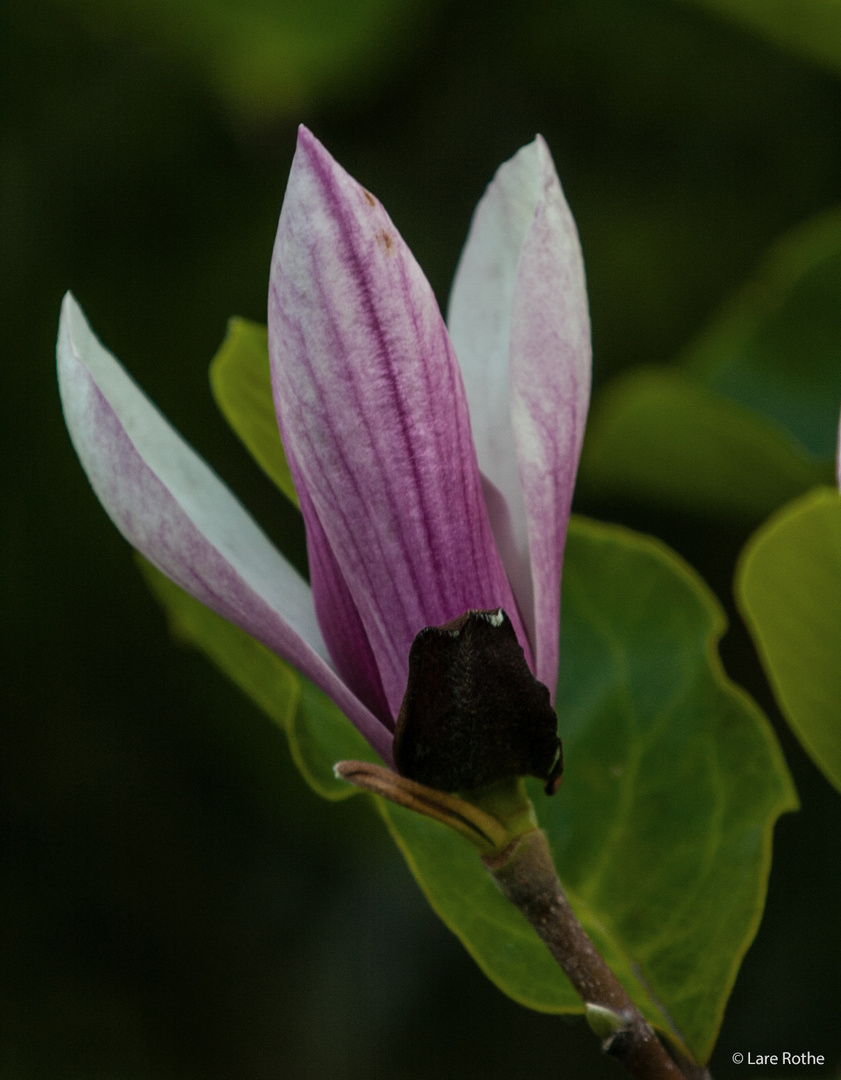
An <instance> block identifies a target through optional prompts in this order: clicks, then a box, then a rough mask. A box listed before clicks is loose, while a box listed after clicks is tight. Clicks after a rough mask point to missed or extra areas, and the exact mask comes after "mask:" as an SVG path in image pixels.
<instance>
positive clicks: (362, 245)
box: [269, 128, 531, 716]
mask: <svg viewBox="0 0 841 1080" xmlns="http://www.w3.org/2000/svg"><path fill="white" fill-rule="evenodd" d="M269 353H270V355H271V360H272V383H273V387H274V394H275V406H276V408H277V411H278V418H279V422H280V428H281V433H282V435H283V441H284V446H285V447H286V451H287V457H288V459H289V464H290V468H291V470H292V475H293V478H294V480H295V484H296V487H297V488H298V489H299V490H301V489H305V490H306V491H307V493H308V496H309V504H308V508H307V509H306V510H305V521H306V522H307V526H308V530H307V531H308V534H309V533H310V531H311V530H312V531H313V533H314V535H318V536H319V537H321V538H323V542H325V543H326V544H327V545H328V546H329V549H330V553H331V557H332V559H333V561H334V563H335V565H336V567H338V570H339V572H340V574H341V576H342V578H343V579H344V581H345V582H346V584H347V587H348V590H349V593H350V596H351V597H352V598H353V602H354V605H355V608H356V610H357V612H358V614H359V617H360V620H361V622H362V625H363V626H364V628H365V633H366V636H367V639H368V644H369V646H370V649H371V651H372V652H373V655H374V656H375V657H376V661H377V664H378V667H379V671H380V675H381V678H382V684H383V688H384V690H385V694H386V697H387V699H388V703H389V707H390V709H391V712H392V715H393V716H394V715H396V714H397V711H398V710H399V707H400V702H401V700H402V697H403V693H404V690H405V687H406V679H407V673H408V655H409V647H410V645H411V643H412V640H413V639H414V637H415V635H416V634H417V633H418V631H419V630H421V629H422V628H423V627H425V626H434V625H440V624H441V623H444V622H447V621H449V620H451V619H453V618H456V617H457V616H458V615H461V614H463V613H464V612H465V611H466V610H468V609H470V608H491V607H503V608H505V610H506V611H509V612H510V613H511V617H512V621H514V623H515V626H516V627H517V630H518V634H519V636H520V640H521V641H522V642H523V643H524V645H525V647H526V651H527V656H528V657H529V660H530V661H531V657H530V655H529V647H528V642H527V640H526V639H525V634H524V632H523V630H522V626H521V624H520V623H519V618H518V617H517V612H516V607H515V604H514V601H513V596H512V594H511V590H510V586H509V584H508V581H507V578H506V576H505V572H504V570H503V567H502V563H501V561H500V558H499V554H498V552H497V550H496V547H495V544H494V539H493V535H492V532H491V528H490V524H489V521H488V516H487V510H486V508H485V504H484V500H483V498H482V491H481V483H480V477H479V471H478V468H477V464H476V454H475V450H474V447H473V441H472V437H471V432H470V422H469V417H468V411H467V403H466V400H465V396H464V388H463V385H462V381H461V375H460V373H459V370H458V365H457V363H456V360H455V355H454V353H453V350H452V346H451V344H450V341H449V338H448V336H447V332H446V329H445V327H444V323H443V320H442V318H441V315H440V312H439V310H438V306H437V304H436V302H435V298H434V295H433V293H432V290H431V288H430V286H429V284H428V282H427V281H426V278H425V277H424V275H423V273H422V271H421V270H420V268H419V266H418V265H417V263H416V262H415V260H414V258H413V256H412V254H411V252H410V251H409V249H408V248H407V246H406V244H405V243H404V241H403V240H402V238H401V237H400V236H399V234H398V233H397V230H396V229H395V228H394V225H393V224H392V223H391V220H390V219H389V217H388V215H387V214H386V212H385V210H384V209H383V208H382V206H381V205H380V204H379V203H378V202H377V200H376V199H375V198H374V197H373V195H371V194H370V193H369V192H367V191H365V189H364V188H362V187H361V186H360V185H359V184H357V183H356V181H355V180H353V179H352V178H351V177H350V176H348V174H347V173H346V172H345V171H344V170H343V169H341V168H340V166H339V165H338V164H337V163H336V162H335V161H334V160H333V159H332V158H331V157H330V155H329V154H328V153H327V151H326V150H325V149H324V148H323V147H322V146H321V144H320V143H319V142H318V141H317V140H316V139H315V138H314V136H313V135H311V134H310V132H308V131H307V130H306V129H304V128H302V129H301V130H300V133H299V138H298V149H297V152H296V154H295V159H294V161H293V164H292V171H291V174H290V177H289V185H288V187H287V191H286V197H285V199H284V203H283V210H282V211H281V216H280V224H279V227H278V235H277V241H276V243H275V249H274V254H273V257H272V274H271V284H270V290H269ZM316 520H317V525H316ZM308 542H309V541H308ZM313 589H314V591H315V594H316V605H317V606H319V608H320V603H319V590H320V589H321V583H320V582H319V581H318V580H317V579H316V578H315V577H313ZM339 636H342V635H339ZM343 636H344V639H345V640H347V635H343ZM334 660H335V661H336V664H337V666H338V668H339V670H340V671H344V670H346V667H347V666H348V665H352V664H353V663H354V662H355V657H354V655H353V653H352V652H351V653H350V654H349V655H344V656H334Z"/></svg>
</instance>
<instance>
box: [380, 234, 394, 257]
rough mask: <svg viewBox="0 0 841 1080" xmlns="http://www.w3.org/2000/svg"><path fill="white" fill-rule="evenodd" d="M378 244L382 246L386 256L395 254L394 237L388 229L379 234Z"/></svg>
mask: <svg viewBox="0 0 841 1080" xmlns="http://www.w3.org/2000/svg"><path fill="white" fill-rule="evenodd" d="M377 243H378V244H382V246H383V249H384V250H385V253H386V255H393V254H394V237H393V236H392V235H391V233H390V232H388V230H386V229H382V230H381V231H380V232H378V233H377Z"/></svg>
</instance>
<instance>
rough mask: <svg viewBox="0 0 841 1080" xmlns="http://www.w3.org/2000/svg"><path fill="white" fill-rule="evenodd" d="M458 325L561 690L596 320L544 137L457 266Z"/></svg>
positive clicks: (523, 582) (475, 416)
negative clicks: (566, 576) (566, 583)
mask: <svg viewBox="0 0 841 1080" xmlns="http://www.w3.org/2000/svg"><path fill="white" fill-rule="evenodd" d="M449 325H450V333H451V335H452V339H453V342H454V344H455V347H456V352H457V353H458V357H459V362H460V364H461V367H462V372H463V374H464V381H465V387H466V390H467V396H468V401H469V402H470V418H471V423H472V424H473V430H474V438H475V441H476V447H477V453H478V458H479V465H480V468H481V469H482V471H483V472H484V473H485V474H486V475H487V477H488V478H489V480H490V481H491V482H492V484H493V485H495V486H496V488H498V489H499V491H500V492H501V493H502V495H503V496H504V498H505V502H506V503H507V506H508V510H509V514H510V524H509V526H508V535H509V537H512V535H513V542H512V540H511V539H509V541H508V542H507V543H506V542H505V541H504V540H503V535H504V533H505V531H506V526H505V523H504V519H503V517H502V516H501V515H498V514H495V513H492V515H491V520H492V521H493V523H494V533H495V535H496V536H497V540H498V543H499V547H500V550H501V552H502V554H503V558H504V560H505V565H506V569H507V570H508V575H509V577H510V579H511V581H512V584H513V585H514V590H515V595H516V596H517V600H518V602H519V603H520V607H521V610H522V611H523V613H524V618H525V620H526V625H527V627H528V628H529V633H530V636H531V638H532V641H533V643H534V647H535V654H536V655H535V665H536V666H535V674H536V675H537V677H538V678H539V679H540V680H541V682H544V683H545V684H546V685H547V686H548V687H549V688H550V690H551V691H552V693H553V694H554V688H555V684H556V682H557V665H558V633H559V609H560V582H561V565H562V560H563V548H564V542H565V539H566V530H567V525H568V522H569V508H570V503H571V500H572V492H573V487H574V485H575V474H576V470H577V467H578V458H579V455H580V451H581V441H582V439H583V434H584V424H585V420H586V415H587V406H588V402H589V396H590V364H591V358H590V328H589V315H588V311H587V294H586V287H585V281H584V266H583V261H582V258H581V249H580V245H579V243H578V235H577V232H576V229H575V224H574V222H573V219H572V214H571V213H570V210H569V207H568V206H567V204H566V200H565V199H564V196H563V192H562V190H561V186H560V182H559V181H558V177H557V174H556V172H555V168H554V165H553V163H552V158H551V155H550V154H549V150H548V148H547V146H546V144H545V142H544V141H543V139H541V138H540V137H539V136H538V138H537V139H535V141H534V142H533V143H531V144H530V145H529V146H526V147H523V149H522V150H520V151H519V152H518V153H517V154H515V156H514V157H513V158H512V159H511V160H510V161H508V162H506V163H505V164H504V165H502V166H501V168H500V169H499V170H498V172H497V174H496V176H495V177H494V179H493V181H492V182H491V184H490V185H489V187H488V189H487V191H486V192H485V195H484V196H483V198H482V200H481V201H480V203H479V205H478V207H477V208H476V212H475V214H474V217H473V221H472V223H471V227H470V233H469V235H468V239H467V243H466V245H465V248H464V251H463V253H462V257H461V260H460V263H459V267H458V270H457V272H456V278H455V281H454V283H453V292H452V296H451V300H450V309H449Z"/></svg>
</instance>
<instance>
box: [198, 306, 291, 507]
mask: <svg viewBox="0 0 841 1080" xmlns="http://www.w3.org/2000/svg"><path fill="white" fill-rule="evenodd" d="M210 386H211V389H212V390H213V396H214V398H215V399H216V404H217V405H218V406H219V408H220V410H221V411H222V414H223V416H224V417H225V419H226V420H227V421H228V423H229V424H230V425H231V427H232V428H233V430H234V431H235V432H236V433H237V435H238V436H239V437H240V439H242V441H243V443H244V444H245V446H246V448H247V449H248V450H249V451H250V453H251V454H252V456H253V457H254V459H255V461H256V462H257V464H258V465H259V466H260V467H261V468H262V469H263V471H264V472H265V473H266V474H267V475H268V476H269V477H270V479H272V480H274V482H275V483H276V484H277V486H278V487H279V488H280V490H281V491H282V492H283V494H284V495H285V496H286V497H287V499H289V500H290V502H292V503H293V504H294V505H295V506H298V505H299V504H298V496H297V494H296V492H295V485H294V483H293V482H292V474H291V473H290V472H289V465H288V464H287V461H286V454H285V453H284V450H283V444H282V443H281V441H280V432H279V431H278V427H277V416H276V415H275V410H274V403H273V401H272V382H271V374H270V371H269V345H268V331H267V330H266V327H265V326H260V325H259V324H258V323H253V322H249V321H248V319H239V318H232V319H229V320H228V330H227V333H226V334H225V339H224V341H223V342H222V344H221V345H220V346H219V350H218V352H217V353H216V355H215V356H214V357H213V360H212V361H211V363H210Z"/></svg>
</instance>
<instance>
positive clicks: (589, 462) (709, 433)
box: [579, 368, 831, 520]
mask: <svg viewBox="0 0 841 1080" xmlns="http://www.w3.org/2000/svg"><path fill="white" fill-rule="evenodd" d="M830 471H831V466H830V465H828V464H827V465H824V466H821V465H818V464H817V463H815V462H814V461H812V460H810V459H809V458H808V457H807V456H806V455H805V454H804V453H803V450H802V449H801V448H798V447H796V445H795V444H794V443H793V442H792V441H791V440H790V439H789V438H787V437H786V436H785V435H784V434H783V433H782V432H781V431H778V430H777V429H775V428H774V427H772V425H771V424H769V423H768V422H767V421H765V420H763V419H762V418H761V417H759V416H757V415H755V414H754V413H752V412H749V411H748V410H747V409H745V408H743V407H742V406H739V405H735V404H733V403H732V402H730V401H726V400H725V399H724V398H723V397H721V396H720V395H718V394H716V393H713V392H712V391H710V390H708V389H707V388H706V387H704V386H702V385H700V384H699V383H698V382H697V381H696V380H695V379H693V378H692V377H691V376H689V375H687V374H686V373H685V372H683V371H681V370H679V369H674V368H673V369H663V368H638V369H636V370H635V371H631V372H629V373H628V374H627V375H624V376H620V377H619V378H617V379H614V380H613V382H611V383H610V384H609V385H608V386H607V387H606V389H605V390H604V391H603V393H602V394H601V395H600V397H599V398H598V399H597V401H596V403H595V406H594V408H593V412H592V415H591V417H590V421H589V423H588V426H587V434H586V441H585V447H584V454H583V456H582V461H581V469H580V473H579V477H580V482H581V483H582V485H583V486H584V487H585V488H586V489H587V490H589V491H591V492H593V493H594V494H596V495H599V496H609V497H617V496H621V497H626V498H627V497H630V498H637V499H638V498H642V499H648V500H650V501H651V502H656V503H660V504H663V505H665V506H676V507H679V508H681V509H685V510H690V511H699V512H709V513H716V514H719V515H721V516H722V517H729V518H736V519H741V518H744V517H745V516H748V517H749V518H751V519H757V520H758V519H761V518H763V517H766V516H767V515H768V514H770V513H771V512H772V511H773V510H775V509H776V508H777V507H778V506H779V505H780V504H781V503H783V502H785V501H786V500H788V499H791V498H793V497H794V496H795V495H799V494H800V492H802V491H804V490H806V489H808V488H810V487H813V486H814V485H815V484H817V483H820V482H821V481H823V480H825V479H826V477H827V474H828V473H829V472H830Z"/></svg>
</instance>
